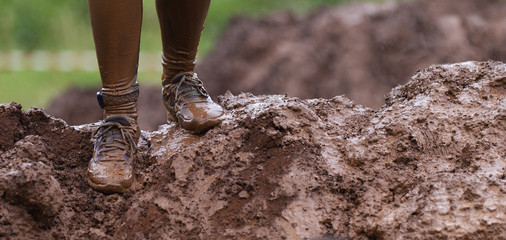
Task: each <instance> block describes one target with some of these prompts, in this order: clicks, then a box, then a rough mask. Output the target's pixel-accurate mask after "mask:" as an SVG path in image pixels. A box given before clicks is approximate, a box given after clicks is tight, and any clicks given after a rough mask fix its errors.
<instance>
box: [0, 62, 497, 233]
mask: <svg viewBox="0 0 506 240" xmlns="http://www.w3.org/2000/svg"><path fill="white" fill-rule="evenodd" d="M505 96H506V64H502V63H499V62H486V63H479V62H465V63H460V64H454V65H443V66H433V67H430V68H427V69H424V70H421V71H419V72H417V73H416V74H415V75H414V76H413V77H412V79H411V81H410V82H409V83H408V84H406V85H404V86H400V87H397V88H395V89H394V90H392V91H391V93H390V94H389V96H388V100H387V104H386V105H385V106H384V107H382V108H381V109H379V110H372V109H370V108H366V107H363V106H361V105H357V104H355V103H354V102H352V101H350V100H348V99H346V98H345V97H334V98H332V99H309V100H300V99H298V98H293V97H287V96H279V95H271V96H254V95H251V94H241V95H238V96H233V95H232V94H230V93H227V94H225V95H224V96H222V97H220V99H219V102H220V104H221V105H222V106H223V107H224V108H225V109H226V110H227V113H226V116H225V120H224V122H223V123H222V124H221V125H220V126H218V127H217V128H215V129H212V130H211V131H209V132H208V133H206V134H205V135H204V136H200V137H198V136H193V135H190V134H187V133H186V132H185V131H183V130H181V129H179V128H177V127H175V126H174V125H164V126H162V127H161V128H160V129H159V130H158V131H153V132H145V131H143V132H142V136H141V140H140V143H139V153H138V160H137V161H136V165H135V168H136V169H137V171H138V174H137V175H136V179H137V181H136V184H135V185H134V187H133V189H132V190H131V191H129V192H127V193H125V194H123V195H117V194H113V195H104V194H101V193H98V192H95V191H93V190H92V189H90V187H88V185H87V184H86V183H85V181H84V180H83V179H84V174H85V171H86V166H87V162H88V160H89V158H90V157H91V142H90V137H91V132H92V131H93V126H92V125H84V126H78V127H71V126H68V125H66V124H65V123H64V122H62V121H60V120H56V119H54V118H52V117H50V116H48V115H46V114H44V113H43V112H42V111H40V110H38V109H33V110H29V111H27V112H25V111H22V110H21V107H20V106H19V105H15V104H10V105H0V122H1V123H2V124H1V125H0V140H1V141H0V144H1V145H0V159H1V162H0V196H1V199H0V213H1V214H0V238H16V239H17V238H42V239H48V238H69V239H70V238H71V239H75V238H78V239H81V238H92V239H98V238H100V239H144V238H149V239H165V238H171V239H306V238H307V239H319V238H323V237H325V238H330V237H333V238H344V239H346V238H352V239H405V238H411V239H420V238H421V239H433V238H440V239H444V238H463V239H504V237H503V236H506V215H505V212H506V202H505V201H504V199H506V162H505V159H506V154H505V153H506V147H505V145H504V142H505V140H506V139H505V136H506V107H505V106H506V99H505Z"/></svg>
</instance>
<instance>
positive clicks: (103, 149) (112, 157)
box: [95, 122, 135, 162]
mask: <svg viewBox="0 0 506 240" xmlns="http://www.w3.org/2000/svg"><path fill="white" fill-rule="evenodd" d="M113 128H118V129H119V130H120V133H121V137H122V139H116V138H115V139H113V142H112V143H109V142H107V141H102V142H101V143H100V145H99V146H98V149H99V152H98V155H102V158H100V161H119V162H123V161H125V159H124V158H123V156H125V154H126V153H127V151H128V150H129V148H132V146H133V144H135V141H134V139H133V137H132V136H133V134H134V133H133V129H131V128H130V127H128V126H123V125H121V124H119V123H117V122H106V123H104V124H103V125H102V126H101V127H100V128H99V129H98V130H97V132H96V133H95V134H96V136H95V139H99V138H100V137H103V136H104V135H105V134H106V133H108V132H109V131H111V130H112V129H113ZM100 129H104V130H103V131H102V132H101V133H100V134H98V135H97V133H98V131H100ZM111 137H112V136H111ZM126 141H128V142H129V143H130V145H129V144H128V143H127V142H126Z"/></svg>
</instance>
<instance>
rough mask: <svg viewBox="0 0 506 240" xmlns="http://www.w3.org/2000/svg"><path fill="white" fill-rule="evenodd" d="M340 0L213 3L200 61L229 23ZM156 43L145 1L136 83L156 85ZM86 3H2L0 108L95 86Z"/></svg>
mask: <svg viewBox="0 0 506 240" xmlns="http://www.w3.org/2000/svg"><path fill="white" fill-rule="evenodd" d="M341 2H346V1H344V0H311V1H308V0H240V1H237V0H213V1H212V2H211V8H210V11H209V14H208V18H207V21H206V26H205V30H204V32H203V36H202V39H201V44H200V47H199V59H200V58H203V57H204V56H206V54H207V53H208V52H209V51H210V50H211V49H212V48H213V46H214V45H215V42H216V40H217V38H218V36H220V34H222V32H223V31H224V29H225V28H226V26H227V23H228V22H229V20H230V19H231V17H233V16H236V15H247V16H251V17H254V18H259V17H262V16H265V15H268V14H270V13H272V12H276V11H292V12H294V13H297V14H304V13H307V12H309V11H311V10H313V9H315V8H317V7H322V5H335V4H338V3H341ZM160 51H161V40H160V30H159V26H158V19H157V16H156V10H155V4H154V0H144V17H143V28H142V35H141V52H142V53H141V60H140V71H139V82H140V83H141V84H151V85H157V86H158V85H159V84H160V83H159V78H160V59H159V58H160V57H159V56H160ZM99 85H100V78H99V74H98V72H97V63H96V59H95V52H94V45H93V39H92V33H91V27H90V22H89V16H88V6H87V1H84V0H83V1H68V0H51V1H44V2H43V3H42V2H40V1H38V0H22V1H19V0H2V7H1V8H0V103H8V102H11V101H16V102H18V103H20V104H21V105H23V107H24V108H25V109H27V108H30V107H32V106H36V107H42V108H45V107H47V106H48V104H49V102H50V100H51V99H52V98H53V97H54V96H56V95H57V94H59V93H61V92H62V91H64V90H65V89H67V88H68V87H69V86H77V87H80V88H87V87H92V86H99Z"/></svg>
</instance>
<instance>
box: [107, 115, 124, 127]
mask: <svg viewBox="0 0 506 240" xmlns="http://www.w3.org/2000/svg"><path fill="white" fill-rule="evenodd" d="M105 122H106V123H107V122H117V123H119V124H121V125H123V126H130V122H129V121H128V119H126V118H125V117H123V116H111V117H108V118H107V119H106V120H105Z"/></svg>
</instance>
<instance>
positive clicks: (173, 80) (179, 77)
mask: <svg viewBox="0 0 506 240" xmlns="http://www.w3.org/2000/svg"><path fill="white" fill-rule="evenodd" d="M185 75H186V74H185V73H180V74H178V75H176V76H174V77H173V78H172V81H171V82H172V83H178V82H180V81H181V79H182V78H183V77H184V76H185Z"/></svg>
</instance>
